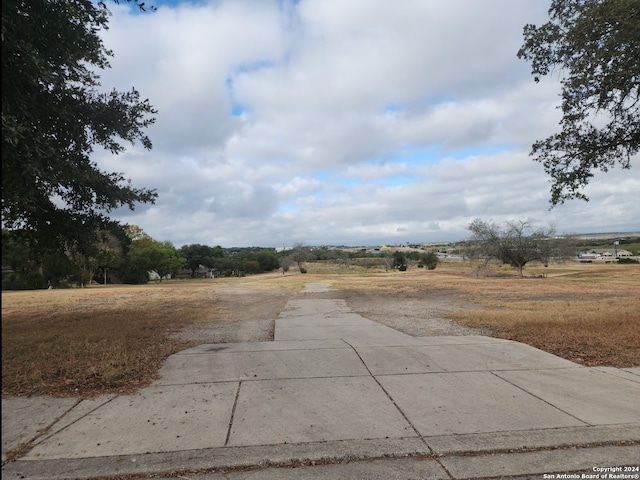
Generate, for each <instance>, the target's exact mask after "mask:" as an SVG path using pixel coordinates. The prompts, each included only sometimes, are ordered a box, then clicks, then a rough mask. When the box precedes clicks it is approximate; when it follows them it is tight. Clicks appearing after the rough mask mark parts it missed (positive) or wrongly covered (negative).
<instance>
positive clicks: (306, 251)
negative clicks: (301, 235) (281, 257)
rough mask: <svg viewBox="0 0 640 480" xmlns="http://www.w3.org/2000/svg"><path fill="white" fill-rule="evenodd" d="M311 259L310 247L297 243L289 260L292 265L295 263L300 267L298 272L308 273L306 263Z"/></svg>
mask: <svg viewBox="0 0 640 480" xmlns="http://www.w3.org/2000/svg"><path fill="white" fill-rule="evenodd" d="M310 258H311V249H310V248H309V247H305V246H304V244H303V243H296V244H295V245H294V246H293V249H292V250H291V253H290V254H289V259H290V260H291V262H292V263H295V264H296V265H297V266H298V270H300V272H301V273H306V269H305V268H304V262H306V261H308V260H309V259H310Z"/></svg>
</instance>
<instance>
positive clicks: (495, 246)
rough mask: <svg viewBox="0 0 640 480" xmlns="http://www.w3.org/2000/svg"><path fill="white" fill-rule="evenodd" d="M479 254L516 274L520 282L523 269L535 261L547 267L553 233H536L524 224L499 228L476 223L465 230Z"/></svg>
mask: <svg viewBox="0 0 640 480" xmlns="http://www.w3.org/2000/svg"><path fill="white" fill-rule="evenodd" d="M467 228H468V230H469V231H471V233H473V239H474V240H475V241H476V242H478V243H479V250H480V252H481V253H482V254H483V255H484V256H485V257H486V258H494V259H497V260H500V261H501V262H502V263H504V264H507V265H511V266H512V267H515V268H516V269H517V270H518V277H520V278H522V269H523V268H524V266H525V265H526V264H527V263H529V262H531V261H534V260H537V261H540V262H543V263H544V264H545V265H547V263H548V261H549V258H550V257H551V255H552V252H553V249H554V242H553V238H552V235H553V234H554V233H555V229H554V228H553V227H552V226H551V227H549V228H548V229H544V228H540V229H535V228H534V226H533V225H531V224H530V223H529V222H526V221H524V220H518V221H514V222H507V223H506V225H505V227H503V228H501V227H499V226H497V225H495V224H493V223H491V222H484V221H482V220H479V219H476V220H474V221H473V222H471V223H470V224H469V226H468V227H467Z"/></svg>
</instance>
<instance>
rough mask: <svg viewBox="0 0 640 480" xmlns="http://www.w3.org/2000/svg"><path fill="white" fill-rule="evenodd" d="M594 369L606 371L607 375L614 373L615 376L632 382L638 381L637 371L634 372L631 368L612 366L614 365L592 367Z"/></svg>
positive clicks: (639, 375) (639, 379)
mask: <svg viewBox="0 0 640 480" xmlns="http://www.w3.org/2000/svg"><path fill="white" fill-rule="evenodd" d="M594 368H595V369H596V370H600V371H601V372H604V373H608V374H609V375H615V376H616V377H620V378H624V379H625V380H630V381H632V382H638V383H640V374H639V372H640V371H639V372H634V371H633V369H624V368H614V367H594Z"/></svg>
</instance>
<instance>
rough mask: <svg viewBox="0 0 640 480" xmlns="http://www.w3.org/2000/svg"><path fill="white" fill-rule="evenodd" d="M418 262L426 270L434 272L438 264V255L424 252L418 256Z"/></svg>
mask: <svg viewBox="0 0 640 480" xmlns="http://www.w3.org/2000/svg"><path fill="white" fill-rule="evenodd" d="M420 262H422V264H423V265H424V266H425V267H427V270H435V268H436V267H437V266H438V263H439V262H440V259H439V258H438V255H436V254H435V253H433V252H425V253H421V254H420Z"/></svg>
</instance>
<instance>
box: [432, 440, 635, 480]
mask: <svg viewBox="0 0 640 480" xmlns="http://www.w3.org/2000/svg"><path fill="white" fill-rule="evenodd" d="M639 458H640V445H632V446H603V447H595V448H583V449H578V450H575V449H574V450H563V449H558V450H545V451H540V452H529V453H499V454H495V455H482V456H476V457H473V456H464V457H456V456H452V457H445V458H442V459H441V460H440V461H441V463H442V465H443V466H444V467H445V468H446V469H447V471H448V472H449V473H450V474H451V475H452V477H453V478H455V479H472V478H486V477H491V478H509V477H515V476H524V475H537V476H538V478H541V479H542V478H547V479H561V478H588V477H581V475H578V476H577V477H571V476H565V475H569V474H571V473H574V472H584V473H586V474H597V472H594V470H593V469H594V467H616V466H618V467H622V466H625V465H627V466H628V465H638V459H639ZM544 475H549V476H547V477H544ZM551 475H553V476H551ZM560 475H562V476H560ZM593 478H600V479H602V478H604V477H603V476H600V477H593ZM607 478H609V477H607Z"/></svg>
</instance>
